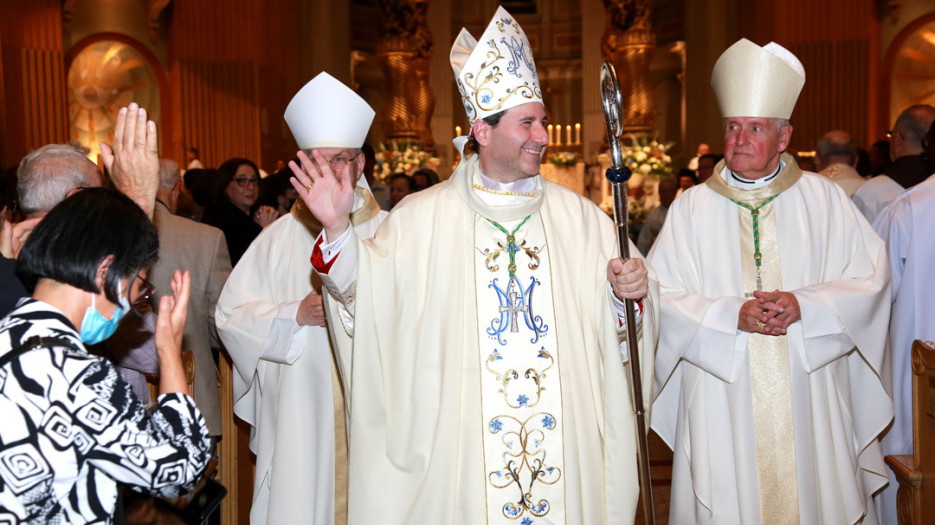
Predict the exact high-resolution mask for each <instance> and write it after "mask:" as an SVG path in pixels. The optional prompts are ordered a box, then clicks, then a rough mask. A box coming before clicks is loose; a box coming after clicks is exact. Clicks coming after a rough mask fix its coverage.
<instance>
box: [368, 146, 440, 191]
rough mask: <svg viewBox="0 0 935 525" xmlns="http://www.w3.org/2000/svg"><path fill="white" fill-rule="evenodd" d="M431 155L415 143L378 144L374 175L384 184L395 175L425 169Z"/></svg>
mask: <svg viewBox="0 0 935 525" xmlns="http://www.w3.org/2000/svg"><path fill="white" fill-rule="evenodd" d="M431 158H432V153H431V152H428V151H425V150H424V149H422V144H419V143H417V142H401V141H389V142H388V143H386V144H382V143H381V144H380V145H379V147H378V148H377V151H376V159H377V166H376V168H375V169H374V175H376V177H377V178H378V179H380V180H382V181H384V182H387V183H388V182H389V178H390V177H391V176H392V175H393V174H395V173H400V172H402V173H406V174H410V173H412V172H413V171H415V170H417V169H419V168H423V167H425V164H426V163H427V162H428V160H429V159H431Z"/></svg>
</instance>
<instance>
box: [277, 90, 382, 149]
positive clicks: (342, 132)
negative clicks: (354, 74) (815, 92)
mask: <svg viewBox="0 0 935 525" xmlns="http://www.w3.org/2000/svg"><path fill="white" fill-rule="evenodd" d="M374 115H375V112H374V111H373V108H371V107H370V105H369V104H367V101H365V100H364V99H362V98H360V95H358V94H357V93H354V90H352V89H351V88H349V87H347V86H345V85H344V84H342V83H341V81H339V80H338V79H336V78H334V77H333V76H331V75H329V74H328V73H325V72H321V73H319V74H318V76H316V77H315V78H313V79H311V80H309V81H308V83H307V84H305V85H304V86H302V89H300V90H299V92H298V93H296V94H295V96H294V97H292V100H291V101H289V105H288V106H286V114H285V118H286V124H288V125H289V130H290V131H292V136H293V137H295V142H296V144H298V145H299V149H303V150H305V149H312V148H359V147H361V146H363V144H364V140H365V139H366V138H367V132H368V131H370V124H371V123H372V122H373V117H374Z"/></svg>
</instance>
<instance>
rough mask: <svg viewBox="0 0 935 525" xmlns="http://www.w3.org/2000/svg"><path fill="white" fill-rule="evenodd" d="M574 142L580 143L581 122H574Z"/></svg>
mask: <svg viewBox="0 0 935 525" xmlns="http://www.w3.org/2000/svg"><path fill="white" fill-rule="evenodd" d="M575 144H581V123H580V122H578V123H576V124H575Z"/></svg>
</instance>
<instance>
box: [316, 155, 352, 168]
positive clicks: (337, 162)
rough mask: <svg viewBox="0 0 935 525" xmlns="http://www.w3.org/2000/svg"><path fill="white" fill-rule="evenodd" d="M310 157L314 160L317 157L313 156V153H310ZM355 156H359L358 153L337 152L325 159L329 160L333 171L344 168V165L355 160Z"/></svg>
mask: <svg viewBox="0 0 935 525" xmlns="http://www.w3.org/2000/svg"><path fill="white" fill-rule="evenodd" d="M309 158H311V159H312V160H313V161H314V159H315V157H312V156H311V155H309ZM355 158H357V157H356V155H351V156H349V155H347V154H346V153H337V154H335V155H334V156H333V157H331V158H330V159H328V158H326V159H325V160H327V161H328V164H329V165H331V169H332V170H333V171H335V172H339V171H341V170H343V169H344V167H345V166H347V165H348V163H350V162H351V161H353V160H354V159H355Z"/></svg>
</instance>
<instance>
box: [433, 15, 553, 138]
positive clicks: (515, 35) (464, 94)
mask: <svg viewBox="0 0 935 525" xmlns="http://www.w3.org/2000/svg"><path fill="white" fill-rule="evenodd" d="M449 59H450V61H451V68H452V69H453V70H454V74H455V80H456V81H457V84H458V91H460V92H461V102H462V103H463V104H464V110H465V111H466V112H467V116H468V119H469V120H470V121H471V125H472V126H473V124H474V121H475V120H476V119H478V118H484V117H488V116H490V115H493V114H495V113H499V112H501V111H503V110H506V109H509V108H512V107H514V106H519V105H521V104H525V103H527V102H539V103H540V104H541V103H542V90H541V89H540V88H539V76H538V74H537V73H536V64H535V62H533V58H532V48H531V47H530V45H529V39H527V38H526V33H524V32H523V28H521V27H520V26H519V24H518V23H516V20H515V19H514V18H513V16H512V15H511V14H510V13H508V12H507V10H506V9H504V8H502V7H500V8H498V9H497V12H496V13H495V14H494V16H493V19H492V20H491V21H490V24H488V25H487V29H486V30H485V31H484V34H483V35H481V38H480V41H477V40H474V37H473V36H471V34H470V33H469V32H468V31H467V29H464V28H461V33H460V34H459V35H458V38H457V39H456V40H455V42H454V44H453V45H452V46H451V53H450V55H449Z"/></svg>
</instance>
